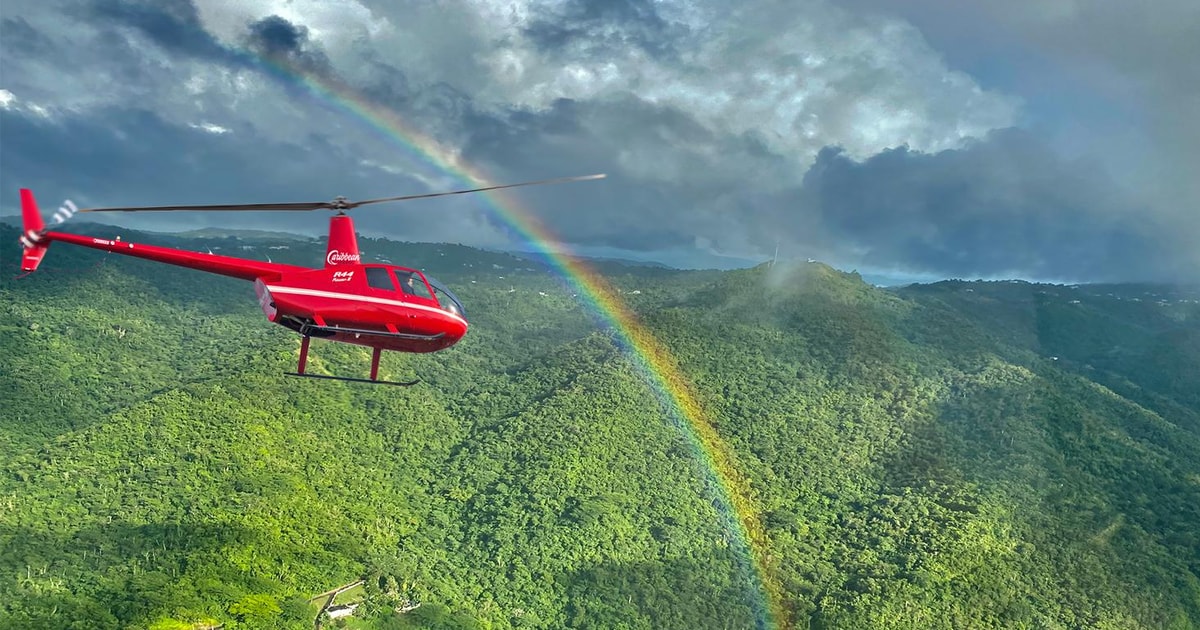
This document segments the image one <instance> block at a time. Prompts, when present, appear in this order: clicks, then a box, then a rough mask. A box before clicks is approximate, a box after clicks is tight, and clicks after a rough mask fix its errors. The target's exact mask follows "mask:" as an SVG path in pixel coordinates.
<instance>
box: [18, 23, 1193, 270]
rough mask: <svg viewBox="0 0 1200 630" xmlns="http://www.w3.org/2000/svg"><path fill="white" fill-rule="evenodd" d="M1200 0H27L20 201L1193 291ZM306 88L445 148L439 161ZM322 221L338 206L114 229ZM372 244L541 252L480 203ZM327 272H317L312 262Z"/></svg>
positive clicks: (723, 261) (291, 223)
mask: <svg viewBox="0 0 1200 630" xmlns="http://www.w3.org/2000/svg"><path fill="white" fill-rule="evenodd" d="M1198 53H1200V3H1197V2H1195V0H1160V1H1158V2H1156V3H1154V4H1153V5H1144V6H1143V5H1136V4H1135V3H1110V2H1084V1H1082V0H1010V1H1009V2H1004V3H963V2H952V1H950V0H911V1H907V2H903V3H897V2H892V1H890V0H889V1H886V2H885V1H884V0H844V1H841V2H831V1H825V0H790V1H788V2H779V1H774V0H743V1H742V2H738V3H729V2H723V1H721V2H718V1H715V0H712V1H709V0H659V1H654V0H594V1H589V0H477V1H466V0H461V1H458V0H439V1H436V2H431V1H429V0H414V1H409V0H255V1H246V0H71V1H63V0H5V2H3V3H0V214H15V213H16V212H17V202H18V195H17V189H19V188H22V187H29V188H32V189H33V190H34V191H35V193H36V194H37V195H38V198H39V201H40V202H41V204H42V206H43V208H44V209H48V210H51V211H52V210H53V209H54V208H57V207H58V204H60V203H62V201H63V200H65V199H70V200H72V201H73V202H75V203H76V204H78V205H80V206H84V207H88V206H124V205H163V204H207V203H214V204H215V203H243V202H244V203H259V202H277V201H278V202H282V201H318V200H327V199H332V198H333V197H335V196H338V195H344V196H346V197H348V198H351V199H362V198H371V197H380V196H392V195H405V194H417V193H424V192H433V191H439V190H453V189H458V188H465V187H471V186H473V185H475V184H476V182H475V181H471V180H469V179H466V178H463V177H460V176H457V175H456V174H455V173H456V172H457V171H459V170H461V169H455V168H446V161H447V160H450V161H453V162H454V163H456V164H459V165H468V166H469V170H470V171H471V172H474V173H481V174H486V178H487V182H485V183H510V182H520V181H526V180H537V179H545V178H552V177H561V176H570V175H583V174H589V173H607V174H608V178H607V179H604V180H599V181H588V182H578V183H569V184H561V185H555V186H545V187H536V188H525V189H519V190H517V191H514V192H512V194H511V195H510V196H509V199H511V200H513V202H514V205H515V206H516V207H519V208H520V209H521V210H522V211H523V212H526V213H528V214H529V215H531V216H532V217H534V218H536V220H537V221H539V222H540V223H541V224H543V225H545V226H546V228H547V229H548V230H549V231H550V232H551V233H553V234H554V235H555V236H556V237H557V239H558V240H559V242H560V244H559V247H562V248H566V249H568V250H569V251H572V252H576V253H581V254H598V255H606V256H620V257H628V258H639V259H645V260H657V261H662V262H666V263H668V264H672V265H676V266H684V267H732V266H741V265H748V264H754V263H756V262H761V261H763V260H767V259H769V258H771V257H772V256H774V255H775V252H776V251H778V252H779V256H780V257H781V258H790V259H806V258H814V259H817V260H821V261H824V262H828V263H830V264H833V265H835V266H837V267H840V268H844V269H857V270H860V271H863V272H867V273H876V274H888V275H890V276H892V277H912V278H923V279H933V278H1023V279H1031V280H1049V281H1062V282H1087V281H1131V280H1137V281H1143V280H1167V281H1189V282H1190V281H1200V177H1198V176H1197V170H1196V165H1197V164H1200V117H1197V116H1196V114H1195V112H1200V64H1197V63H1195V60H1196V59H1197V58H1200V55H1198ZM263 59H266V60H269V61H270V63H271V64H274V65H275V66H276V67H285V68H289V69H290V70H289V71H288V72H289V73H290V74H291V75H292V76H295V75H297V74H303V75H306V76H309V77H315V78H316V79H317V80H318V81H320V82H323V83H324V84H326V85H337V86H341V88H342V89H344V90H346V91H348V92H347V93H353V94H355V95H357V97H358V98H361V99H365V101H366V102H369V103H370V104H371V107H374V108H377V111H386V112H388V113H389V115H390V116H392V117H394V118H393V120H400V121H403V122H404V124H405V125H406V126H408V127H409V128H411V129H415V130H419V132H420V133H421V134H422V135H423V136H425V137H427V138H429V139H431V140H432V141H434V142H436V143H437V144H438V146H439V147H440V148H439V152H438V154H439V156H441V159H442V161H443V163H442V164H438V163H437V162H436V161H431V160H430V159H428V157H427V156H423V155H421V154H419V153H417V152H415V151H413V150H412V148H411V147H408V146H405V145H404V144H403V143H401V142H398V141H396V140H395V139H394V138H392V137H390V136H389V135H388V134H386V133H383V132H382V131H381V130H380V129H379V128H378V127H374V126H372V125H370V124H368V123H367V122H366V121H364V119H363V118H362V117H361V116H357V115H355V114H354V112H352V111H349V110H348V109H347V108H346V107H344V106H341V105H339V104H338V103H337V102H335V101H333V100H331V99H329V98H327V97H322V96H320V95H318V94H314V93H313V92H312V91H311V90H308V89H306V88H305V87H304V86H302V85H301V84H300V83H299V82H297V81H296V80H294V79H289V78H288V73H284V72H279V71H277V70H276V71H273V70H271V69H270V67H269V65H268V64H266V63H263V62H262V61H261V60H263ZM105 216H106V218H109V219H110V220H112V221H116V222H119V223H121V224H122V225H126V226H129V227H138V228H145V229H160V230H175V229H180V230H185V229H194V228H197V227H204V226H223V227H246V228H256V229H280V230H287V231H295V232H306V233H311V234H319V233H321V232H322V231H323V227H324V224H325V221H326V220H327V219H326V217H324V216H321V215H319V214H303V215H288V216H281V215H279V214H278V213H274V214H270V215H264V214H244V215H237V216H236V218H232V217H231V215H226V214H220V215H215V214H196V213H186V214H158V215H153V216H147V215H119V216H112V215H105ZM355 216H356V222H357V225H358V227H359V230H360V231H361V232H363V233H366V234H370V235H382V236H389V237H392V238H397V239H403V240H415V241H436V242H456V243H464V244H468V245H475V246H480V247H488V248H511V249H528V248H529V247H530V244H529V243H526V242H523V241H522V240H521V234H520V232H519V231H517V230H514V229H513V228H512V227H511V226H510V225H509V224H508V223H507V222H506V221H505V220H504V218H503V217H501V216H498V215H497V214H496V213H495V211H494V209H493V207H492V206H491V205H490V204H488V203H486V200H483V199H477V198H475V199H473V198H469V197H451V198H445V199H433V200H423V201H415V202H409V203H405V204H393V205H388V206H378V207H370V208H363V209H361V210H358V211H356V215H355ZM314 264H315V263H314Z"/></svg>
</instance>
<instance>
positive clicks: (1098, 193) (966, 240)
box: [797, 130, 1187, 280]
mask: <svg viewBox="0 0 1200 630" xmlns="http://www.w3.org/2000/svg"><path fill="white" fill-rule="evenodd" d="M797 197H798V203H799V205H800V207H801V208H804V209H807V210H808V211H809V212H811V213H814V214H815V217H814V216H810V217H809V219H810V221H811V220H812V219H815V220H816V224H817V225H820V226H821V227H822V228H823V230H824V234H825V235H827V236H829V237H832V238H834V239H837V240H838V241H840V242H843V243H845V244H847V245H852V246H853V247H854V248H857V249H859V250H865V254H863V255H862V258H861V260H862V262H863V263H866V264H871V265H876V266H882V267H895V266H900V267H902V268H906V269H908V270H911V271H918V272H931V273H936V274H946V275H951V276H959V277H978V276H993V275H1005V274H1014V273H1016V274H1019V275H1024V276H1025V277H1035V278H1045V279H1067V280H1076V279H1091V280H1100V279H1103V280H1146V279H1170V278H1174V279H1177V278H1179V277H1180V276H1181V275H1183V273H1184V271H1185V266H1184V263H1185V262H1186V260H1187V253H1186V251H1185V250H1182V249H1181V248H1179V247H1178V246H1179V245H1182V243H1179V242H1176V240H1175V238H1176V237H1175V235H1173V234H1172V233H1171V231H1170V229H1169V227H1168V226H1166V225H1162V224H1160V223H1158V222H1156V221H1155V218H1154V217H1153V216H1152V215H1148V214H1147V213H1146V212H1145V208H1142V207H1139V206H1138V205H1136V202H1133V201H1131V200H1130V199H1128V198H1127V197H1126V196H1125V195H1124V194H1122V192H1121V191H1120V190H1118V189H1117V188H1116V187H1115V186H1113V185H1112V184H1111V183H1110V182H1109V181H1108V180H1107V178H1106V177H1105V176H1104V175H1103V173H1101V172H1099V171H1098V170H1097V169H1096V168H1095V165H1094V164H1085V163H1070V162H1064V161H1062V160H1060V159H1058V158H1056V157H1055V156H1054V154H1053V153H1052V152H1051V151H1050V150H1049V148H1048V147H1047V146H1045V145H1044V144H1043V143H1041V142H1039V141H1038V140H1037V139H1035V138H1034V137H1032V136H1031V135H1030V134H1028V133H1026V132H1022V131H1018V130H1004V131H1000V132H996V133H993V134H991V135H990V136H989V137H988V138H987V139H985V140H983V141H980V142H977V143H974V144H972V145H971V146H969V147H966V148H964V149H961V150H949V151H943V152H940V153H936V154H924V153H918V152H913V151H909V150H907V149H905V148H899V149H894V150H889V151H884V152H882V153H880V154H878V155H875V156H873V157H871V158H868V159H866V160H864V161H862V162H856V161H854V160H851V159H849V158H847V157H846V156H845V155H844V154H842V153H841V152H840V151H838V150H837V149H833V148H830V149H826V150H823V151H822V152H821V153H820V155H819V156H818V158H817V161H816V163H815V164H814V165H813V167H812V169H811V170H809V172H808V173H807V174H806V175H805V177H804V181H803V188H802V190H801V191H800V192H799V193H798V195H797ZM810 225H811V223H810Z"/></svg>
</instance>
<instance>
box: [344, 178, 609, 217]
mask: <svg viewBox="0 0 1200 630" xmlns="http://www.w3.org/2000/svg"><path fill="white" fill-rule="evenodd" d="M605 177H608V176H607V175H605V174H604V173H596V174H595V175H577V176H575V177H556V178H554V179H539V180H537V181H535V182H521V183H520V184H501V185H499V186H485V187H483V188H468V189H466V190H452V191H450V192H438V193H425V194H421V195H404V196H401V197H383V198H382V199H367V200H365V201H351V202H350V203H347V204H346V208H347V209H349V208H357V207H359V206H365V205H367V204H369V203H384V202H386V201H408V200H410V199H428V198H430V197H446V196H449V195H464V194H467V193H475V192H485V191H488V190H500V189H501V188H517V187H518V186H539V185H541V184H559V183H563V182H579V181H587V180H591V179H604V178H605Z"/></svg>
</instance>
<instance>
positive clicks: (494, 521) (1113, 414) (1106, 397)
mask: <svg viewBox="0 0 1200 630" xmlns="http://www.w3.org/2000/svg"><path fill="white" fill-rule="evenodd" d="M98 229H103V228H98ZM16 237H17V234H16V231H15V230H13V229H11V228H8V227H0V242H15V241H16ZM125 238H127V239H141V240H147V239H149V240H152V241H155V240H157V242H175V243H184V244H186V246H187V247H189V248H192V249H197V250H203V249H204V248H206V247H221V248H222V250H230V249H234V248H237V249H238V250H239V251H241V252H243V253H244V255H247V256H252V257H266V256H267V255H270V256H271V257H272V259H273V260H276V261H286V262H293V263H299V264H313V263H314V262H315V261H318V260H319V259H320V251H321V247H322V244H321V243H320V242H317V241H305V240H303V239H300V240H296V239H291V240H289V239H288V238H286V237H283V236H278V237H277V236H275V235H269V234H260V235H254V237H253V238H242V239H235V238H232V237H230V236H228V235H226V234H214V235H199V236H195V237H191V238H187V239H182V238H180V237H161V236H158V237H138V236H136V235H130V234H126V235H125ZM284 247H286V249H284ZM362 247H363V250H364V252H365V253H366V254H367V256H368V258H371V259H387V260H391V261H394V262H396V263H406V264H416V265H418V266H423V267H425V268H427V270H428V271H429V272H430V273H432V274H434V275H436V276H438V277H439V278H441V279H442V280H444V281H447V282H448V283H449V284H451V285H452V286H453V287H454V288H455V290H456V291H457V292H458V293H459V294H460V296H461V297H462V298H463V299H464V301H466V303H467V308H468V312H469V315H470V316H471V322H472V328H471V331H470V332H469V333H468V335H467V337H466V338H465V339H464V341H463V342H462V343H460V344H459V345H458V346H456V347H454V348H452V349H450V350H448V351H445V352H442V353H439V354H436V355H432V356H401V355H394V354H390V355H385V359H384V365H383V371H384V372H385V374H386V375H387V376H391V377H394V378H401V379H408V378H413V377H419V378H420V379H421V380H422V383H421V384H420V385H418V386H415V387H412V388H407V389H402V388H385V387H371V386H364V385H360V384H348V383H339V382H324V381H310V380H304V379H292V378H288V377H285V376H283V375H282V373H283V372H284V371H288V370H291V369H293V368H294V366H295V358H296V353H297V351H298V347H299V340H298V338H297V337H296V336H295V335H294V334H292V333H290V332H289V331H287V330H285V329H283V328H282V327H279V326H275V325H272V324H269V323H267V322H266V321H264V320H263V318H262V316H261V313H260V311H259V310H258V308H257V305H256V303H255V300H254V294H253V290H252V287H251V286H250V284H249V283H242V282H238V281H234V280H228V279H223V278H218V277H213V276H208V275H204V274H201V273H198V272H192V271H188V270H182V269H174V268H170V267H166V266H161V265H156V264H154V263H149V262H145V261H139V260H129V259H122V258H119V257H115V256H109V255H105V254H101V253H98V252H92V251H88V250H80V249H76V248H71V247H69V246H64V245H61V244H56V245H55V246H54V247H52V248H51V251H50V253H49V255H48V257H47V259H46V262H45V263H44V264H43V267H44V268H43V270H41V271H39V272H38V273H36V274H33V275H31V276H28V277H25V278H20V279H16V278H14V277H13V276H15V275H17V271H16V263H17V250H15V249H5V250H4V251H5V252H6V253H5V255H4V256H5V258H4V260H3V270H4V272H3V275H2V277H0V333H3V334H2V335H0V597H2V601H3V603H2V604H0V627H5V628H10V627H11V628H89V629H90V628H155V629H165V628H200V627H206V625H213V624H225V625H224V627H226V628H230V629H234V628H311V627H313V626H312V624H313V620H314V616H315V615H316V613H317V610H318V605H317V604H311V603H310V602H309V598H310V597H312V596H314V595H316V594H318V593H321V592H324V591H327V590H330V589H333V588H336V587H338V586H340V585H343V584H347V583H350V582H353V581H355V580H358V579H365V580H366V583H365V590H364V591H363V592H362V595H361V597H359V598H358V599H359V600H360V601H362V602H363V604H362V606H360V608H359V609H358V610H357V611H356V612H355V615H354V616H352V617H350V618H348V619H343V620H339V621H334V622H330V623H329V624H328V625H337V624H343V625H346V626H347V627H356V628H380V629H382V628H495V629H500V628H568V627H569V628H754V627H758V626H762V625H777V626H781V627H794V628H907V627H917V628H967V627H969V628H1114V629H1116V628H1122V629H1123V628H1192V627H1197V626H1200V398H1198V396H1200V394H1198V392H1200V303H1197V302H1195V301H1194V300H1196V299H1197V298H1198V297H1200V296H1198V295H1197V293H1196V292H1195V291H1191V292H1189V290H1188V289H1186V288H1179V287H1142V286H1136V287H1135V286H1116V287H1098V286H1081V287H1077V288H1071V287H1062V286H1053V285H1033V284H1026V283H961V282H948V283H939V284H936V285H927V286H914V287H909V288H906V289H899V290H892V291H889V290H883V289H878V288H873V287H870V286H868V285H867V284H865V283H863V282H862V281H861V279H859V278H858V277H857V276H855V275H853V274H844V273H840V272H836V271H834V270H832V269H830V268H828V267H825V266H823V265H820V264H804V265H797V266H787V265H779V266H776V267H773V268H767V267H762V268H756V269H749V270H742V271H732V272H681V271H672V270H666V269H653V268H632V267H623V266H621V265H619V264H607V265H605V266H604V271H605V273H606V275H607V277H609V279H610V280H611V281H612V282H613V284H614V286H616V287H618V288H619V289H621V290H622V291H623V292H624V295H623V297H624V298H625V299H626V300H627V301H628V303H629V304H630V306H631V307H632V308H633V309H634V310H635V311H636V312H637V313H638V315H639V316H640V317H641V318H642V321H643V322H644V323H645V324H646V326H647V327H648V328H649V329H650V330H651V331H652V332H653V333H654V334H655V335H656V336H657V337H658V339H659V340H660V341H661V342H662V343H663V344H664V345H665V346H666V347H667V348H669V349H670V351H671V352H672V353H673V354H674V356H675V358H676V359H677V360H678V363H679V365H680V367H681V368H682V370H683V372H684V373H685V375H686V376H687V377H688V378H689V379H690V380H691V381H692V382H693V383H694V385H695V391H696V392H697V393H698V395H699V397H700V399H701V403H702V404H703V405H704V406H705V409H706V410H707V412H708V415H709V416H711V417H712V418H713V419H714V423H715V425H716V428H717V430H718V431H719V433H720V435H721V437H722V438H723V439H724V440H725V441H727V442H728V443H729V444H730V445H731V446H732V448H733V450H734V452H735V453H736V456H737V460H738V462H739V464H740V466H741V467H742V468H743V470H741V471H740V472H741V473H742V474H743V475H744V476H745V477H746V478H747V479H749V481H750V483H751V484H752V486H753V492H754V497H755V501H757V502H758V505H757V506H756V508H757V512H758V513H759V514H760V515H761V521H762V522H761V523H760V525H761V527H762V528H763V530H764V531H765V532H766V535H767V540H766V543H765V544H766V545H767V546H768V547H769V548H768V549H763V550H760V552H761V555H762V556H763V557H769V558H771V562H770V563H769V564H768V566H767V568H766V569H765V574H764V575H761V576H759V577H760V578H761V579H762V580H765V581H767V582H769V583H771V584H774V585H778V592H780V593H783V597H784V600H785V601H783V602H782V604H783V609H784V611H785V615H784V618H777V619H763V618H762V616H761V614H760V612H759V611H761V610H762V609H763V605H762V601H761V597H762V595H761V594H760V593H759V592H758V591H757V589H756V588H755V587H754V585H755V584H756V582H757V580H756V579H755V577H754V576H752V575H750V574H749V573H748V572H749V571H750V570H752V569H751V568H750V565H748V563H747V559H746V558H744V557H742V556H741V555H739V552H738V549H737V546H736V545H732V544H730V539H729V536H730V532H729V531H728V530H727V526H726V523H727V522H728V520H727V515H724V514H721V513H720V512H719V510H720V507H719V506H720V505H721V503H720V502H719V501H714V497H713V496H711V494H710V489H709V488H708V487H707V486H706V483H705V476H706V474H707V471H705V470H704V464H703V462H702V460H701V459H700V458H698V457H697V455H696V453H695V452H694V451H693V450H692V448H691V446H690V444H689V442H688V440H687V436H685V435H683V434H681V432H680V430H679V429H678V428H676V426H675V425H674V424H672V423H671V422H670V421H669V420H668V419H667V418H665V417H664V415H663V411H662V408H661V405H660V403H659V401H658V399H657V397H656V395H655V392H654V390H653V389H652V388H651V387H650V386H649V385H648V384H647V383H646V382H645V381H644V380H643V377H642V376H641V372H640V371H639V370H638V369H637V367H636V364H635V363H634V362H633V361H631V360H630V358H629V357H628V356H627V355H626V354H625V353H624V351H623V350H622V349H621V348H622V346H621V344H620V343H619V339H618V338H617V336H615V335H614V334H613V331H612V330H609V329H607V328H605V327H604V322H603V320H598V319H597V318H596V317H594V314H593V313H592V312H591V311H589V310H588V307H587V306H586V304H585V303H584V302H582V300H581V298H580V297H579V296H575V295H574V294H573V292H574V289H573V288H572V287H570V286H568V285H567V284H565V283H564V282H563V281H562V280H561V279H559V278H557V277H555V276H554V275H552V274H550V273H548V272H546V271H545V270H544V269H543V268H542V267H541V266H540V265H537V264H535V263H532V262H530V261H526V260H521V259H518V258H515V257H511V256H507V255H504V254H497V253H487V252H479V251H476V250H472V249H469V248H464V247H458V246H451V245H413V244H399V243H390V242H386V241H377V240H373V239H363V242H362ZM270 248H275V249H270ZM222 253H230V252H229V251H222ZM635 291H636V292H635ZM543 293H544V294H545V295H542V294H543ZM1118 298H1119V299H1118ZM1135 299H1136V300H1137V301H1135ZM312 356H313V358H312V359H311V362H310V366H311V368H310V369H312V370H314V371H320V370H326V371H329V372H331V373H337V374H343V375H345V374H360V373H363V372H364V371H365V369H366V365H367V362H368V360H369V353H367V352H366V351H365V350H363V349H359V348H352V347H347V346H338V345H332V344H328V343H323V342H319V341H318V342H315V343H314V345H313V355H312ZM417 603H419V604H420V606H419V607H418V608H415V609H412V610H410V611H408V612H405V613H403V614H401V613H398V612H396V609H397V608H398V607H399V608H401V609H405V608H409V607H411V605H413V604H417Z"/></svg>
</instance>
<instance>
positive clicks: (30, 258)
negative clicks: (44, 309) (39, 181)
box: [21, 188, 50, 272]
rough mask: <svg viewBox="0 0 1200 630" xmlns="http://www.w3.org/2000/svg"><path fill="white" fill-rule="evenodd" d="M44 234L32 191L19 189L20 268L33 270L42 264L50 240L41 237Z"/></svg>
mask: <svg viewBox="0 0 1200 630" xmlns="http://www.w3.org/2000/svg"><path fill="white" fill-rule="evenodd" d="M45 234H46V223H45V222H44V221H42V213H41V211H40V210H38V207H37V201H36V200H35V199H34V198H33V191H31V190H29V189H27V188H22V189H21V247H22V249H23V251H22V254H21V270H22V271H27V272H29V271H34V270H36V269H37V268H38V265H40V264H42V258H43V257H45V255H46V249H47V248H48V247H49V246H50V241H49V240H46V239H44V238H43V236H44V235H45Z"/></svg>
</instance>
